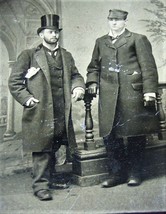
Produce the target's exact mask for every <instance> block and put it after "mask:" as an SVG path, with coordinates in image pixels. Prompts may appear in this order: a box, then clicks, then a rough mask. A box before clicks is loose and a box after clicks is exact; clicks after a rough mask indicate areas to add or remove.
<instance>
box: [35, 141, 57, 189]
mask: <svg viewBox="0 0 166 214" xmlns="http://www.w3.org/2000/svg"><path fill="white" fill-rule="evenodd" d="M59 148H60V144H59V145H58V144H57V145H55V146H53V148H52V149H51V150H50V151H43V152H33V153H32V160H33V183H32V188H33V191H34V193H35V192H37V191H39V190H41V189H49V184H50V182H51V175H52V173H53V171H54V168H55V162H56V160H55V152H56V151H57V150H58V149H59Z"/></svg>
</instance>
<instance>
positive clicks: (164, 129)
mask: <svg viewBox="0 0 166 214" xmlns="http://www.w3.org/2000/svg"><path fill="white" fill-rule="evenodd" d="M161 94H162V86H161V88H160V85H159V92H158V94H157V110H158V112H159V122H160V132H159V134H158V137H159V140H165V139H166V120H165V113H164V110H163V106H162V98H161Z"/></svg>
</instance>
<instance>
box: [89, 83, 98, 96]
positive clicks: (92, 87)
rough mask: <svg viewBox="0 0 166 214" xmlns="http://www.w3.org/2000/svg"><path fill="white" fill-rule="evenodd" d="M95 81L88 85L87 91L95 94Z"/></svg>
mask: <svg viewBox="0 0 166 214" xmlns="http://www.w3.org/2000/svg"><path fill="white" fill-rule="evenodd" d="M97 88H98V87H97V83H92V84H90V85H89V86H88V93H89V94H93V95H96V94H97Z"/></svg>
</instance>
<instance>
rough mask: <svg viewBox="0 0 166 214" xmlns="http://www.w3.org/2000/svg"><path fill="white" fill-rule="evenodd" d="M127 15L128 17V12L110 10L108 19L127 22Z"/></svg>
mask: <svg viewBox="0 0 166 214" xmlns="http://www.w3.org/2000/svg"><path fill="white" fill-rule="evenodd" d="M127 15H128V12H127V11H123V10H117V9H113V10H109V15H108V18H111V19H122V20H125V19H126V18H127Z"/></svg>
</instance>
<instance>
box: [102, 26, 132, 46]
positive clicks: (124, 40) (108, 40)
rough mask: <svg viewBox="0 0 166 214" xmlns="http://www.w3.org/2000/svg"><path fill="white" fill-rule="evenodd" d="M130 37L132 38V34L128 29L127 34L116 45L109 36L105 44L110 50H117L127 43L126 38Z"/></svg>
mask: <svg viewBox="0 0 166 214" xmlns="http://www.w3.org/2000/svg"><path fill="white" fill-rule="evenodd" d="M129 36H131V32H130V31H128V30H127V29H126V30H125V32H124V33H123V34H122V35H121V36H120V37H119V39H118V40H117V41H116V42H115V43H113V44H112V42H111V40H110V38H109V36H108V35H107V36H106V38H105V44H106V46H107V47H109V48H113V49H117V48H120V47H121V46H123V45H125V44H126V43H127V39H126V38H127V37H129Z"/></svg>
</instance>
